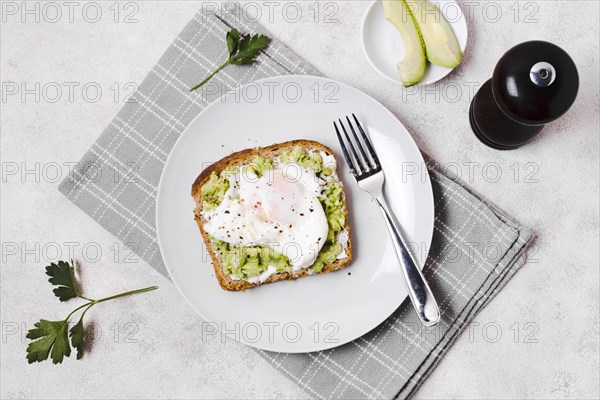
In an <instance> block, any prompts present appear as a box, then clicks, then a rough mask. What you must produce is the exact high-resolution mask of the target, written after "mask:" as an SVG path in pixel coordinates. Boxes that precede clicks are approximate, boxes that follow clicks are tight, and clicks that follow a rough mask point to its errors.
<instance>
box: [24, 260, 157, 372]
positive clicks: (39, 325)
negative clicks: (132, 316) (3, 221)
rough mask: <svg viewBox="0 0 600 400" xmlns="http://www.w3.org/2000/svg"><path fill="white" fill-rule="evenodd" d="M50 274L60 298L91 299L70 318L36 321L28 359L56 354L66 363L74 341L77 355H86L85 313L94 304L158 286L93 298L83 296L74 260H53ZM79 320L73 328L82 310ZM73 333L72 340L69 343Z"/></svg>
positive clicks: (38, 359)
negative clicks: (74, 320) (72, 323)
mask: <svg viewBox="0 0 600 400" xmlns="http://www.w3.org/2000/svg"><path fill="white" fill-rule="evenodd" d="M46 275H48V276H49V277H50V279H48V281H49V282H50V283H51V284H52V285H54V286H57V287H56V288H55V289H54V290H53V292H54V295H55V296H56V297H58V299H59V300H60V301H67V300H70V299H73V298H80V299H83V300H86V301H87V303H85V304H82V305H80V306H79V307H77V308H75V309H74V310H73V311H71V313H70V314H69V315H67V318H65V319H63V320H61V321H48V320H45V319H41V320H39V321H38V322H36V323H35V325H34V328H32V329H30V330H29V332H27V338H28V339H31V340H34V342H32V343H30V344H29V346H27V360H28V361H29V363H30V364H31V363H34V362H42V361H44V360H47V359H48V356H50V357H51V358H52V362H53V363H54V364H60V363H62V361H63V359H64V358H65V357H69V356H70V355H71V345H72V346H73V347H74V348H75V349H77V359H80V358H81V357H83V352H84V340H85V329H84V325H83V317H84V316H85V314H86V313H87V312H88V311H89V309H90V308H92V307H93V306H95V305H96V304H99V303H103V302H105V301H109V300H114V299H118V298H119V297H125V296H130V295H132V294H137V293H143V292H149V291H151V290H156V289H158V286H150V287H147V288H144V289H137V290H132V291H130V292H125V293H120V294H116V295H114V296H110V297H105V298H103V299H100V300H94V299H90V298H88V297H85V296H82V295H81V293H80V291H79V289H78V282H77V279H76V278H75V267H74V263H73V260H71V262H70V263H68V262H66V261H59V262H58V263H56V264H55V263H52V264H50V265H49V266H47V267H46ZM82 309H83V312H82V313H81V316H80V317H79V321H78V322H77V323H76V324H75V325H73V327H72V328H71V329H70V330H69V319H70V318H71V317H72V316H73V314H75V313H76V312H77V311H79V310H82ZM69 337H70V338H71V342H70V343H69Z"/></svg>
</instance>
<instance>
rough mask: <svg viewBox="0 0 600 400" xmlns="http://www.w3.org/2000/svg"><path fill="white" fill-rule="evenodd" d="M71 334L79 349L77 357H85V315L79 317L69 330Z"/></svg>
mask: <svg viewBox="0 0 600 400" xmlns="http://www.w3.org/2000/svg"><path fill="white" fill-rule="evenodd" d="M69 336H71V344H72V345H73V347H75V348H76V349H77V359H78V360H79V359H80V358H81V357H83V344H84V343H83V339H84V338H85V331H84V330H83V316H82V317H81V318H80V319H79V322H78V323H76V324H75V325H74V326H73V327H72V328H71V331H70V332H69Z"/></svg>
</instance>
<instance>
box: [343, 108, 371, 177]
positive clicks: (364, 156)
mask: <svg viewBox="0 0 600 400" xmlns="http://www.w3.org/2000/svg"><path fill="white" fill-rule="evenodd" d="M346 121H348V125H350V129H351V130H352V135H353V136H354V140H355V141H356V147H358V150H359V151H360V155H361V156H362V161H363V165H365V166H366V167H367V168H366V169H367V171H368V170H370V169H371V161H370V160H369V157H367V153H365V149H364V146H363V145H362V144H361V143H360V140H359V139H358V135H357V134H356V131H355V130H354V125H352V122H350V118H348V116H346Z"/></svg>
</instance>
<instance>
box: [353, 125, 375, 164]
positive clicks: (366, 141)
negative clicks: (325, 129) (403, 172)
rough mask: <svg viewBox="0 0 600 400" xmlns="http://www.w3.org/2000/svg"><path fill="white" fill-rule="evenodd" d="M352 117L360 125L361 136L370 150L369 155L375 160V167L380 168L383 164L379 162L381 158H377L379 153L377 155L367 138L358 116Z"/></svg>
mask: <svg viewBox="0 0 600 400" xmlns="http://www.w3.org/2000/svg"><path fill="white" fill-rule="evenodd" d="M352 116H353V117H354V121H356V125H358V130H359V131H360V134H361V136H362V138H363V140H364V141H365V144H366V145H367V148H368V149H369V153H370V154H371V158H372V159H373V162H374V163H375V167H376V168H380V167H381V163H380V162H379V158H378V157H377V153H375V149H374V148H373V145H372V144H371V141H370V140H369V138H368V137H367V134H366V133H365V130H364V129H363V127H362V125H361V124H360V122H358V118H356V115H354V114H352Z"/></svg>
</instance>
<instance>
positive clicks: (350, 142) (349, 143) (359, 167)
mask: <svg viewBox="0 0 600 400" xmlns="http://www.w3.org/2000/svg"><path fill="white" fill-rule="evenodd" d="M338 121H339V122H340V126H341V127H342V130H343V131H344V135H345V136H346V140H347V141H348V145H349V146H350V151H352V155H353V156H354V160H355V161H356V166H357V167H358V168H356V169H355V170H356V172H357V173H358V174H362V173H363V171H365V170H366V168H364V167H363V165H362V163H361V161H360V158H359V157H358V153H356V149H355V148H354V144H353V143H352V140H350V136H348V131H346V127H345V126H344V123H343V122H342V120H341V119H340V120H338Z"/></svg>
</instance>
